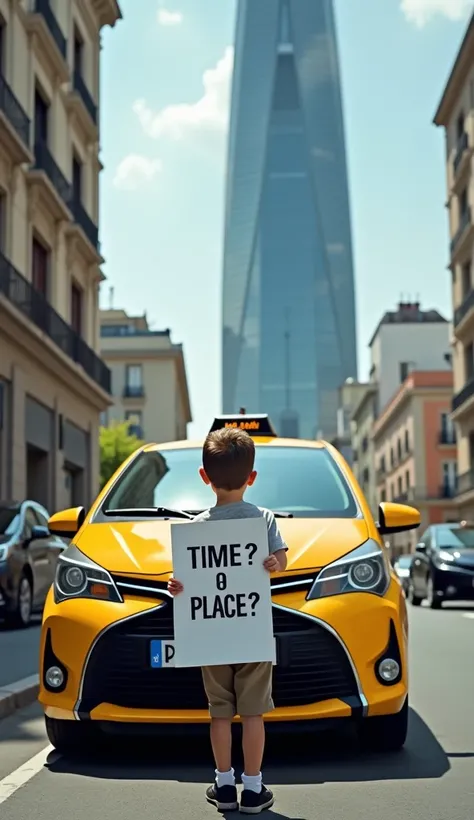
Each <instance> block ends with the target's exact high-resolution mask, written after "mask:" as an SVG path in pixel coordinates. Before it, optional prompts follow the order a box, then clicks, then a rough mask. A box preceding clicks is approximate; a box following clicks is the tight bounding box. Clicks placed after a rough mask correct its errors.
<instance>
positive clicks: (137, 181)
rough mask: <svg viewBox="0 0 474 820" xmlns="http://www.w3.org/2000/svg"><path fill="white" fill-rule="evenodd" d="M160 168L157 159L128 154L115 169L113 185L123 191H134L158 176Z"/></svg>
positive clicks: (159, 162)
mask: <svg viewBox="0 0 474 820" xmlns="http://www.w3.org/2000/svg"><path fill="white" fill-rule="evenodd" d="M161 168H162V165H161V161H160V160H159V159H149V158H148V157H143V156H140V154H129V155H128V156H127V157H125V158H124V159H123V160H122V161H121V162H120V163H119V165H118V167H117V170H116V172H115V177H114V185H115V187H116V188H121V189H122V190H124V191H136V190H137V189H138V188H141V187H143V185H146V184H147V183H148V182H150V181H151V180H152V179H153V178H154V177H155V176H156V175H157V174H159V172H160V171H161Z"/></svg>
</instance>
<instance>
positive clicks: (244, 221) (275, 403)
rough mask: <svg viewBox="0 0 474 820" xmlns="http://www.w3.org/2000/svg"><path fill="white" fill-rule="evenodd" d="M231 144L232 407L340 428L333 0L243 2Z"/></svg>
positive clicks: (340, 154)
mask: <svg viewBox="0 0 474 820" xmlns="http://www.w3.org/2000/svg"><path fill="white" fill-rule="evenodd" d="M228 150H229V155H228V173H227V192H226V221H225V250H224V289H223V326H224V327H223V410H224V412H227V413H235V412H236V411H237V410H238V408H239V407H242V406H243V407H246V409H247V411H248V412H252V413H256V412H261V413H269V415H270V416H271V418H272V420H273V422H274V424H275V427H276V428H277V430H278V432H279V433H280V434H281V435H287V436H295V437H304V438H315V437H316V436H317V435H318V434H323V435H324V436H325V437H330V436H331V435H332V434H334V433H335V432H336V416H337V404H338V388H339V386H340V385H341V384H342V382H343V381H344V380H345V379H346V378H348V377H349V376H352V377H354V378H356V377H357V354H356V328H355V298H354V276H353V262H352V242H351V225H350V213H349V196H348V185H347V170H346V157H345V142H344V126H343V116H342V105H341V91H340V80H339V68H338V55H337V45H336V33H335V27H334V17H333V8H332V0H257V2H256V0H240V2H239V11H238V18H237V32H236V46H235V68H234V78H233V89H232V112H231V122H230V134H229V149H228Z"/></svg>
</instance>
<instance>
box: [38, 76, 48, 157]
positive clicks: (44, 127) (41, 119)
mask: <svg viewBox="0 0 474 820" xmlns="http://www.w3.org/2000/svg"><path fill="white" fill-rule="evenodd" d="M48 120H49V104H48V103H47V101H46V99H45V97H44V96H43V94H42V92H41V91H40V90H39V88H36V91H35V142H37V143H42V144H43V145H47V144H48Z"/></svg>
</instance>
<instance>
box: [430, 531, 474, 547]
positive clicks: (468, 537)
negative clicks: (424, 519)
mask: <svg viewBox="0 0 474 820" xmlns="http://www.w3.org/2000/svg"><path fill="white" fill-rule="evenodd" d="M436 542H437V546H438V547H439V548H440V549H443V550H447V549H454V550H460V549H464V550H465V549H473V548H474V529H472V528H471V527H459V526H453V527H447V526H446V527H444V526H440V527H439V528H438V529H437V532H436Z"/></svg>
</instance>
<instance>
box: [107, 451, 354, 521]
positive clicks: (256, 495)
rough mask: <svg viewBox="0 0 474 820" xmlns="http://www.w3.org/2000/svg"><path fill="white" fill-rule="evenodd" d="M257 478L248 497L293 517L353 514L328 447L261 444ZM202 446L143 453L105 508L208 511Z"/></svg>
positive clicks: (349, 495) (210, 496) (209, 502)
mask: <svg viewBox="0 0 474 820" xmlns="http://www.w3.org/2000/svg"><path fill="white" fill-rule="evenodd" d="M256 449H257V453H256V459H255V469H256V470H257V471H258V478H259V480H258V481H256V482H255V485H254V486H252V487H249V488H248V490H247V493H246V496H245V498H246V500H247V501H250V502H251V503H253V504H258V505H260V506H262V507H267V508H268V509H270V510H284V511H285V512H291V513H292V514H293V515H294V516H295V518H298V517H300V518H354V517H355V516H356V515H357V505H356V503H355V500H354V498H353V495H352V493H351V491H350V488H349V486H348V484H347V482H346V479H345V478H344V476H343V474H342V473H341V471H340V470H339V468H338V466H337V464H336V463H335V461H334V459H333V458H332V457H331V456H330V455H329V453H328V452H327V450H323V449H321V450H317V449H315V448H312V447H257V448H256ZM200 465H201V449H200V448H189V449H188V448H186V449H184V450H163V451H161V452H142V453H141V454H140V455H139V456H138V457H137V458H136V459H135V460H134V461H133V462H132V463H131V464H130V466H129V467H128V468H127V469H126V470H125V471H124V472H123V473H122V475H121V476H120V477H119V479H118V481H117V483H116V485H115V486H114V487H113V489H112V490H111V492H110V493H109V495H108V496H107V498H106V499H105V501H104V504H103V506H102V510H107V509H120V508H134V507H135V508H136V507H154V506H159V507H171V508H172V509H183V508H184V509H189V510H204V509H206V508H207V507H209V506H210V505H212V503H213V500H212V499H213V494H212V491H211V490H210V489H209V487H207V486H206V485H205V484H204V483H203V482H200V481H198V480H196V475H197V470H198V469H199V467H200Z"/></svg>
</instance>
